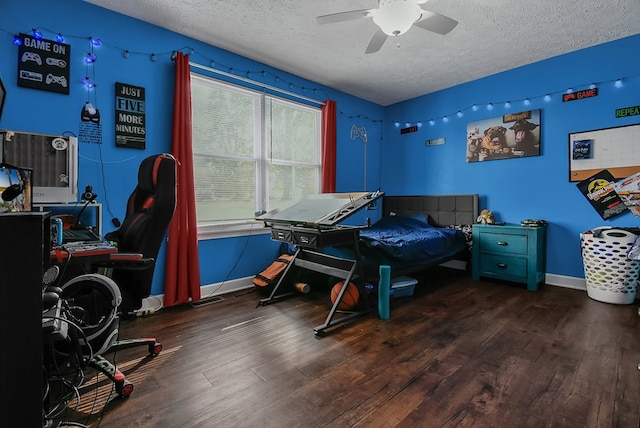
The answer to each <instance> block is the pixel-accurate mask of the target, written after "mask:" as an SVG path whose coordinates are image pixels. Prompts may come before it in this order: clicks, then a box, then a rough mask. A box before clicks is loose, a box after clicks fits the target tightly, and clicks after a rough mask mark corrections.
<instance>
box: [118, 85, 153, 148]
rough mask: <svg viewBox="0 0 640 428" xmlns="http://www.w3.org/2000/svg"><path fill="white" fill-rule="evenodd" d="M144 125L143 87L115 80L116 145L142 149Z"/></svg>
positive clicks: (144, 143) (144, 135)
mask: <svg viewBox="0 0 640 428" xmlns="http://www.w3.org/2000/svg"><path fill="white" fill-rule="evenodd" d="M146 126H147V125H146V119H145V94H144V88H142V87H140V86H133V85H127V84H126V83H119V82H116V147H128V148H133V149H144V148H145V145H146V134H147V127H146Z"/></svg>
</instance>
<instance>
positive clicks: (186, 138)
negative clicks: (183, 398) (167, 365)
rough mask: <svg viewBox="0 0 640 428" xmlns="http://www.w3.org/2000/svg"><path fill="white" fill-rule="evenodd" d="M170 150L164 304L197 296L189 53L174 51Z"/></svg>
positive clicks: (197, 276)
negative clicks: (173, 198) (172, 206)
mask: <svg viewBox="0 0 640 428" xmlns="http://www.w3.org/2000/svg"><path fill="white" fill-rule="evenodd" d="M173 109H174V110H173V133H172V141H171V153H172V154H173V156H174V157H175V158H176V160H177V161H178V176H177V187H178V194H177V202H176V212H175V214H174V216H173V219H172V220H171V224H170V225H169V242H168V245H167V266H166V272H165V274H166V280H165V290H164V306H173V305H178V304H181V303H187V302H189V301H196V300H199V299H200V261H199V255H198V224H197V219H196V202H195V191H194V179H193V149H192V145H191V74H190V70H189V55H187V54H183V53H181V52H178V53H177V55H176V84H175V91H174V107H173Z"/></svg>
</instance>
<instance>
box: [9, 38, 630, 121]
mask: <svg viewBox="0 0 640 428" xmlns="http://www.w3.org/2000/svg"><path fill="white" fill-rule="evenodd" d="M45 30H46V29H45ZM46 31H49V32H51V31H50V30H46ZM52 33H54V34H56V33H55V32H52ZM32 34H33V37H34V38H36V39H38V40H40V39H42V37H43V36H42V32H41V31H40V30H39V29H37V28H33V29H32ZM71 37H78V38H82V37H80V36H71ZM64 40H65V38H64V36H63V35H62V34H61V33H57V34H56V35H55V41H56V42H58V43H64ZM85 40H86V37H85ZM89 40H90V43H91V46H95V47H98V46H101V45H102V41H101V40H100V39H98V38H94V37H90V39H89ZM12 42H13V44H14V45H16V46H21V45H22V44H23V43H24V42H23V40H22V38H21V37H20V36H19V35H18V34H15V35H14V36H13V40H12ZM117 49H120V48H117ZM183 49H187V51H188V52H189V53H190V54H191V55H194V54H197V52H196V50H194V49H193V48H183ZM120 50H121V51H122V55H123V57H124V58H129V56H130V55H131V54H132V52H130V51H129V50H128V49H120ZM174 53H175V51H174ZM133 54H144V52H133ZM148 55H150V58H151V61H154V62H155V61H156V60H157V56H156V54H155V53H150V54H148ZM172 58H173V56H172ZM96 59H97V58H96V55H95V54H94V53H93V52H89V53H87V56H86V57H85V58H84V62H85V63H86V64H87V65H89V64H93V63H94V62H95V61H96ZM208 62H209V65H210V67H212V68H213V67H215V66H216V62H215V60H213V59H209V60H208ZM218 68H219V69H221V70H224V69H225V68H227V67H224V66H220V65H219V66H218ZM234 71H235V70H234V69H233V68H232V67H228V72H229V73H230V74H234ZM245 73H246V75H247V76H250V75H251V74H252V72H251V71H246V72H245ZM253 73H254V75H255V74H258V73H259V74H260V75H261V76H262V77H263V78H267V77H269V76H272V77H273V80H275V82H282V81H283V79H282V78H281V77H280V76H278V75H276V74H273V73H271V72H270V71H266V70H262V71H257V72H253ZM634 77H635V76H634ZM86 79H88V78H86ZM622 80H623V78H618V79H616V80H610V81H608V82H607V81H604V82H593V83H591V84H589V85H588V88H589V89H595V88H597V87H598V85H602V84H603V83H610V82H614V83H613V86H614V87H616V88H621V87H622V86H623V82H622ZM284 83H285V84H288V87H289V89H294V88H298V89H299V90H301V91H302V92H307V91H312V92H313V93H314V94H316V93H324V94H326V93H327V91H326V89H324V88H322V89H318V88H307V87H304V86H298V85H295V84H294V83H292V82H287V81H286V80H284ZM83 84H85V86H86V87H87V88H88V89H92V88H94V87H95V83H93V82H91V81H90V79H89V80H86V81H85V79H83ZM578 86H582V87H587V85H584V86H583V85H578ZM573 91H574V89H573V88H572V87H569V88H568V89H567V90H566V93H572V92H573ZM560 92H564V91H560ZM557 93H558V92H552V93H547V94H545V95H544V96H542V97H540V96H536V97H533V98H543V99H544V101H545V102H550V101H551V100H552V94H557ZM531 99H532V98H531V97H528V98H525V99H523V100H522V102H523V105H524V106H527V107H528V106H530V105H531ZM494 102H498V103H499V101H494ZM493 104H494V103H492V102H490V103H488V104H487V105H486V106H487V110H492V109H493ZM504 107H505V108H511V107H512V103H511V101H505V102H504ZM467 109H471V110H472V111H474V112H475V111H478V110H479V107H478V105H477V104H473V105H472V106H471V107H467V108H464V109H461V110H458V111H457V112H456V113H455V114H456V116H457V117H459V118H461V117H463V116H464V113H463V112H464V110H467ZM339 114H341V115H344V116H347V117H349V118H351V117H352V116H349V115H346V114H344V113H343V112H339ZM452 114H453V113H452ZM449 117H450V115H445V116H443V117H442V120H443V122H445V123H447V122H448V121H449ZM364 118H366V119H367V120H370V121H372V122H374V123H384V122H385V121H384V120H380V119H371V118H368V117H364ZM428 122H429V124H430V125H431V126H433V125H435V123H436V120H435V119H430V120H429V121H428ZM400 123H405V122H404V121H395V122H394V125H395V126H396V127H398V126H400ZM406 123H407V126H410V125H409V122H406ZM421 125H422V122H417V126H418V127H421Z"/></svg>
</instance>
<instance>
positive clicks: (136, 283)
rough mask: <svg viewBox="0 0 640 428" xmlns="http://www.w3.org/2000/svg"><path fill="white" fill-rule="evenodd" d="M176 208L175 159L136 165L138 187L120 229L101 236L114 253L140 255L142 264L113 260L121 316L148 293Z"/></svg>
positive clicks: (160, 156)
mask: <svg viewBox="0 0 640 428" xmlns="http://www.w3.org/2000/svg"><path fill="white" fill-rule="evenodd" d="M175 208H176V160H175V158H174V157H173V156H171V155H170V154H158V155H153V156H149V157H148V158H146V159H144V160H143V161H142V163H141V164H140V168H139V170H138V185H137V186H136V188H135V189H134V190H133V193H132V194H131V196H129V200H128V201H127V211H126V215H125V218H124V221H123V222H122V225H121V227H120V228H119V229H118V230H116V231H114V232H111V233H108V234H107V235H105V238H106V239H107V240H109V241H114V242H116V243H117V246H118V253H125V254H126V253H138V254H142V258H143V260H146V261H147V263H148V264H144V263H142V262H135V261H134V262H133V263H123V261H122V260H121V261H113V262H112V263H110V264H109V266H108V267H111V268H112V274H111V275H110V276H111V278H112V279H113V280H114V281H115V282H116V284H118V287H119V288H120V292H121V293H122V304H121V305H120V312H121V314H122V315H123V316H125V317H126V316H127V315H129V314H131V313H132V312H133V311H135V310H137V309H140V307H141V306H142V299H144V298H145V297H148V296H149V294H150V293H151V284H152V280H153V273H154V265H155V259H156V258H157V257H158V251H159V250H160V246H161V245H162V241H163V240H164V237H165V234H166V232H167V228H168V227H169V222H170V221H171V218H172V217H173V213H174V211H175Z"/></svg>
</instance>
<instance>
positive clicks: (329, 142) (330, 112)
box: [321, 100, 336, 193]
mask: <svg viewBox="0 0 640 428" xmlns="http://www.w3.org/2000/svg"><path fill="white" fill-rule="evenodd" d="M321 191H322V193H335V192H336V102H335V101H331V100H327V101H325V103H324V105H323V106H322V186H321Z"/></svg>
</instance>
